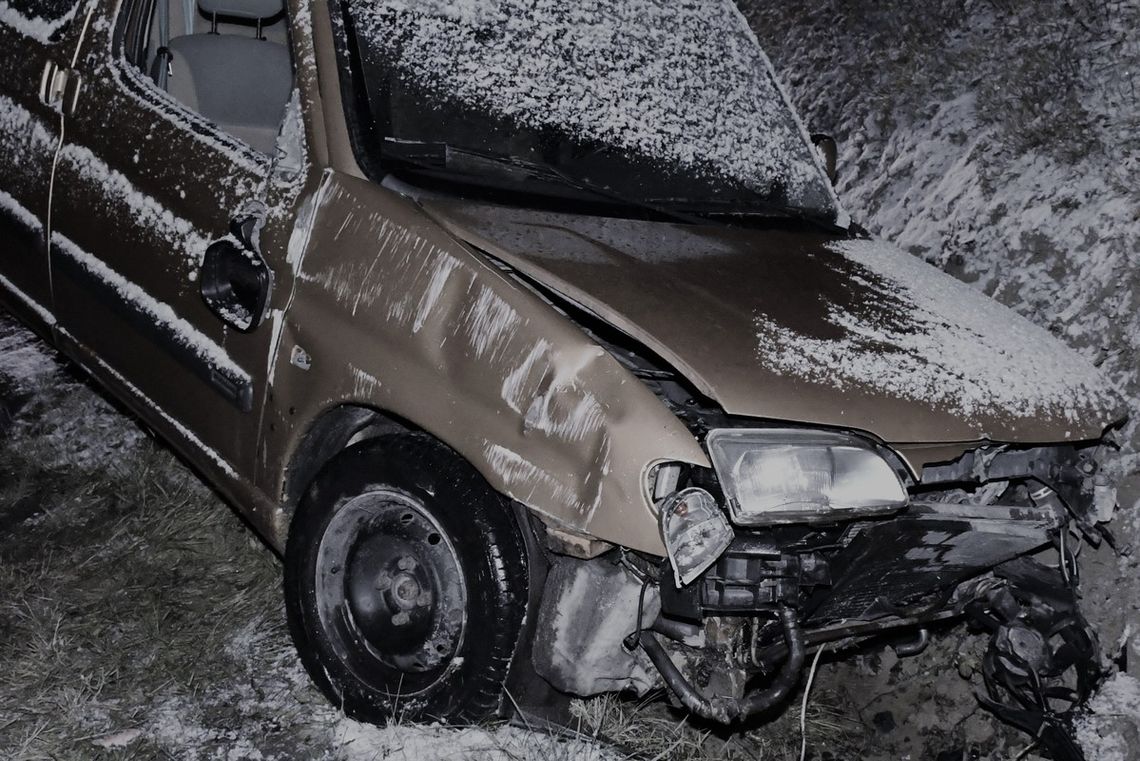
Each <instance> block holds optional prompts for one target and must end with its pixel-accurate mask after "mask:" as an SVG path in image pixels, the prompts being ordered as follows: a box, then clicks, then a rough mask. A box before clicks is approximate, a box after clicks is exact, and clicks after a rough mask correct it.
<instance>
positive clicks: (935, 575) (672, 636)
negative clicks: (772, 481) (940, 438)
mask: <svg viewBox="0 0 1140 761" xmlns="http://www.w3.org/2000/svg"><path fill="white" fill-rule="evenodd" d="M1089 461H1090V457H1089V453H1087V452H1080V451H1078V450H1076V449H1075V448H1073V447H1059V448H1054V449H1050V448H1039V449H1031V450H1017V451H1012V450H1002V449H998V450H996V451H991V452H984V453H979V452H972V453H969V455H968V457H966V458H963V461H961V462H959V463H952V464H950V465H947V466H939V467H936V468H934V469H929V468H928V469H927V471H925V472H924V476H925V478H924V479H923V481H922V482H920V483H917V484H911V487H910V489H909V491H910V501H909V503H908V504H907V506H906V507H905V508H903V509H901V510H898V511H897V512H895V513H894V514H893V515H889V516H884V515H868V516H864V517H861V518H858V519H855V520H851V521H848V522H846V523H841V524H827V523H819V524H801V525H773V526H768V527H749V526H740V525H739V524H738V525H737V526H736V527H735V529H732V530H730V535H729V537H728V539H727V541H726V540H725V538H724V537H723V536H722V535H721V534H720V532H719V529H718V531H717V532H713V533H715V536H714V539H715V544H718V545H721V547H718V548H717V550H716V552H717V556H716V558H715V559H714V560H713V561H712V562H710V563H708V564H707V565H706V564H702V568H701V569H700V571H699V572H698V573H695V574H692V573H689V574H684V575H685V576H686V577H687V578H682V574H681V573H678V572H677V569H675V568H674V567H673V566H674V564H673V563H672V562H671V561H670V560H668V559H666V560H655V559H651V558H646V557H645V556H640V555H637V554H636V553H624V552H623V553H620V554H619V553H614V554H613V555H612V556H611V557H610V560H609V561H608V565H606V562H607V561H606V560H605V559H604V558H598V559H597V560H594V561H580V560H570V559H566V558H562V559H558V560H556V564H557V565H559V569H558V571H557V572H556V573H552V575H551V579H550V582H549V583H548V586H547V589H546V595H545V600H544V606H543V615H544V617H545V620H540V625H539V627H538V631H539V635H538V641H537V642H536V653H537V654H538V656H539V657H537V658H536V663H537V664H539V665H540V666H541V668H540V669H539V670H540V673H542V674H543V676H545V677H546V678H547V680H548V681H550V682H551V683H552V684H554V685H555V686H557V687H559V688H560V689H564V690H566V691H568V692H573V693H576V694H580V695H586V694H593V693H595V692H600V691H603V689H605V690H613V689H633V690H634V691H635V692H639V693H641V692H645V691H647V690H648V689H650V688H651V687H654V686H660V685H662V684H663V685H665V686H667V687H668V688H669V689H670V691H671V692H672V693H673V695H674V697H675V699H676V701H677V702H678V703H680V704H681V705H683V706H684V707H685V708H687V709H688V710H689V711H691V712H693V713H695V714H698V715H700V716H703V717H705V718H708V719H711V720H714V721H718V722H724V723H731V722H735V721H742V720H745V719H747V718H748V717H750V716H754V715H756V714H759V713H762V712H764V711H766V710H768V709H770V708H772V707H774V706H776V705H777V704H779V703H780V702H782V701H783V700H784V699H785V698H786V697H787V696H788V695H789V694H790V693H791V692H792V691H794V690H795V688H796V686H797V685H798V684H799V680H800V675H801V671H802V668H803V664H804V661H805V658H806V657H807V656H808V655H810V654H811V653H812V652H813V651H815V650H817V649H819V648H820V647H822V646H824V645H825V644H826V645H828V647H830V648H831V650H832V651H833V652H834V651H838V650H841V649H843V648H845V647H847V646H849V645H853V644H856V643H858V642H861V641H863V640H866V639H868V638H871V637H875V636H878V635H882V634H883V633H884V632H890V631H898V632H901V631H910V632H912V633H913V634H914V635H915V636H916V639H915V640H914V642H913V643H912V644H903V645H899V646H898V647H897V648H896V649H897V650H898V651H899V653H900V654H903V655H907V654H917V653H918V652H920V651H921V650H922V648H923V647H924V646H925V643H926V627H928V626H929V625H931V624H933V623H935V622H937V621H941V620H946V619H950V618H955V617H968V618H970V619H971V620H972V621H973V622H974V624H976V625H977V626H978V627H980V628H982V629H984V630H986V631H988V632H989V633H990V635H991V646H990V654H989V655H988V656H987V670H986V679H987V687H988V688H989V691H990V699H989V701H990V702H989V705H990V706H991V707H993V708H995V711H997V712H998V713H999V715H1000V714H1002V713H1003V712H1004V714H1005V715H1006V716H1010V717H1015V716H1021V715H1022V714H1020V713H1016V712H1017V711H1022V712H1023V711H1024V710H1025V706H1026V705H1029V704H1030V703H1031V702H1032V701H1033V700H1035V699H1036V698H1037V696H1036V695H1035V694H1034V690H1041V689H1047V683H1048V682H1049V680H1052V679H1060V678H1061V675H1062V674H1063V673H1064V672H1067V671H1069V672H1071V670H1072V669H1077V671H1078V672H1079V678H1078V680H1077V681H1078V683H1079V686H1078V689H1076V690H1073V691H1072V692H1073V694H1072V695H1070V697H1071V698H1072V702H1073V703H1077V702H1079V701H1080V699H1081V698H1082V696H1083V695H1084V694H1086V693H1087V690H1088V689H1091V687H1092V684H1093V682H1094V681H1095V676H1094V674H1095V670H1096V663H1097V649H1096V639H1095V637H1094V636H1093V635H1092V633H1091V631H1089V630H1088V627H1087V625H1086V624H1085V622H1084V620H1083V618H1081V616H1080V613H1079V611H1078V609H1077V604H1076V594H1075V584H1076V566H1075V562H1074V559H1073V557H1072V555H1071V553H1070V552H1068V550H1067V549H1066V547H1065V539H1064V537H1065V536H1067V535H1069V534H1070V533H1072V532H1076V533H1079V534H1081V535H1085V534H1088V535H1089V536H1090V538H1095V537H1097V536H1102V535H1106V534H1105V533H1104V532H1103V530H1102V529H1100V528H1097V527H1098V526H1099V524H1098V523H1097V520H1098V518H1099V517H1100V513H1101V512H1103V508H1101V509H1100V510H1099V511H1098V508H1097V506H1096V504H1097V499H1098V498H1099V499H1103V498H1104V494H1103V490H1101V491H1099V492H1098V488H1100V487H1101V481H1100V480H1098V478H1097V476H1096V474H1095V467H1092V468H1090V467H1088V465H1087V463H1088V462H1089ZM1046 479H1047V480H1048V482H1050V483H1051V484H1055V485H1056V488H1054V486H1052V485H1046ZM702 485H703V486H706V487H708V488H710V490H712V491H713V492H714V493H715V491H716V490H715V484H711V483H709V482H705V483H703V484H702ZM677 512H678V511H677V510H672V511H670V514H675V513H677ZM680 512H682V513H684V512H686V511H680ZM688 512H689V513H690V514H694V515H697V514H699V515H703V514H704V513H703V512H702V511H688ZM663 515H665V513H664V512H663ZM662 528H663V532H664V533H665V535H666V540H667V541H666V545H667V546H673V545H674V543H672V542H670V541H669V528H670V527H669V526H668V525H666V521H664V520H663V524H662ZM699 533H700V532H699V531H696V530H695V529H694V531H693V532H692V535H696V534H699ZM711 535H712V534H710V536H711ZM683 545H684V542H680V543H678V544H677V546H683ZM1050 545H1052V546H1055V547H1057V548H1058V549H1060V557H1061V560H1060V562H1059V563H1057V565H1056V567H1050V566H1046V565H1042V564H1040V563H1037V562H1036V561H1033V560H1030V559H1028V556H1030V555H1031V554H1032V553H1034V552H1035V551H1037V550H1041V549H1044V548H1048V547H1049V546H1050ZM689 562H690V567H691V559H689ZM601 567H606V568H608V570H607V571H606V572H605V573H604V574H600V573H599V570H598V569H599V568H601ZM603 577H604V583H603ZM599 584H600V585H601V586H599ZM602 587H606V588H604V589H603V588H602ZM587 589H589V590H590V591H589V592H586V591H585V590H587ZM599 599H601V600H610V601H614V603H615V604H614V605H612V606H611V605H603V606H597V605H596V601H597V600H599ZM618 601H621V603H620V604H618ZM605 632H611V633H613V634H617V633H619V632H620V634H621V636H620V638H617V637H614V636H609V637H607V636H606V635H605V634H604V633H605ZM1058 634H1060V635H1061V637H1060V639H1061V640H1063V642H1062V645H1063V646H1062V645H1058V646H1057V647H1054V643H1055V642H1057V641H1059V640H1057V638H1056V635H1058ZM601 640H608V642H605V643H601V642H600V641H601ZM587 642H589V643H593V644H592V645H590V646H589V648H590V652H589V653H587V652H585V648H586V646H584V645H583V646H579V645H576V644H574V643H587ZM1069 681H1070V682H1071V681H1072V680H1071V679H1070V680H1069ZM1026 721H1029V720H1023V721H1022V723H1023V724H1024V723H1026Z"/></svg>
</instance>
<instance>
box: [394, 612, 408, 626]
mask: <svg viewBox="0 0 1140 761" xmlns="http://www.w3.org/2000/svg"><path fill="white" fill-rule="evenodd" d="M411 620H412V619H411V616H409V615H408V614H407V613H406V612H405V611H402V610H401V611H400V612H399V613H397V614H396V615H394V616H392V624H393V625H394V626H404V625H406V624H407V623H408V622H409V621H411Z"/></svg>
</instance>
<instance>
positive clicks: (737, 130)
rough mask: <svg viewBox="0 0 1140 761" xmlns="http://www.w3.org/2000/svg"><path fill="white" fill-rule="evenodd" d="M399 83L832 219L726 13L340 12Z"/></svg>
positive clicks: (496, 5)
mask: <svg viewBox="0 0 1140 761" xmlns="http://www.w3.org/2000/svg"><path fill="white" fill-rule="evenodd" d="M350 11H351V13H352V15H353V17H354V19H355V20H356V23H357V26H358V31H359V32H361V36H362V37H363V38H364V39H365V40H367V44H371V45H372V46H374V48H375V49H376V50H377V51H378V52H380V53H381V54H382V55H383V57H384V58H385V59H386V60H389V61H391V62H392V65H394V66H395V67H396V68H397V69H398V70H399V71H401V72H402V74H403V75H404V76H405V77H406V78H408V79H409V80H412V81H415V82H417V83H418V84H420V85H421V86H424V87H427V88H429V89H430V90H431V91H434V92H436V93H439V94H440V95H441V96H442V97H448V98H455V99H458V100H459V101H460V102H463V103H466V104H469V105H473V106H476V107H478V108H483V109H487V110H489V111H491V112H492V113H494V114H495V115H497V116H501V117H506V118H510V119H513V120H515V121H516V122H517V123H519V124H521V125H522V126H524V127H527V128H538V129H541V128H543V127H549V126H557V127H559V128H560V129H564V130H568V131H570V132H571V133H572V134H577V135H580V136H581V137H583V138H584V139H587V140H596V141H601V142H605V143H607V144H611V145H616V146H617V147H619V148H622V149H624V150H628V151H630V152H632V153H635V154H639V155H643V156H645V157H648V158H650V159H659V160H663V161H667V162H670V163H675V164H679V165H681V166H684V167H685V168H686V169H688V170H690V171H694V172H705V173H711V174H715V175H718V176H727V177H728V178H730V179H732V180H736V181H740V182H742V183H744V184H745V185H746V186H749V187H751V188H754V189H766V188H768V187H769V186H771V185H772V184H773V183H779V184H781V185H783V186H784V188H785V190H786V193H787V197H788V201H789V203H790V204H791V205H794V206H799V207H804V208H813V209H818V210H820V211H823V212H825V213H830V214H832V215H836V216H838V215H840V212H839V204H838V201H837V200H836V198H835V195H834V193H833V191H832V189H831V186H830V184H829V183H828V182H827V180H826V178H825V177H824V174H823V172H822V170H821V168H820V165H819V162H818V158H817V157H816V154H815V150H814V148H812V146H811V145H810V142H809V141H808V136H807V133H806V131H805V130H804V127H803V125H802V124H801V123H800V122H799V119H798V118H797V117H796V115H795V113H794V111H793V110H792V107H791V105H790V104H789V102H788V100H787V97H786V95H785V93H784V92H783V90H782V89H781V87H780V85H779V84H778V82H777V80H776V77H775V73H774V71H773V69H772V65H771V63H770V62H769V61H768V58H767V57H766V56H765V55H764V52H763V50H761V48H760V46H759V44H758V43H757V41H756V37H755V35H754V34H753V33H752V31H751V30H750V29H749V28H748V25H747V23H746V22H745V21H744V19H743V17H742V16H741V15H740V13H739V11H738V10H737V9H736V6H735V5H734V4H733V3H732V2H731V1H730V0H719V1H713V2H709V1H707V0H706V1H704V2H700V1H693V0H686V1H684V2H679V1H678V0H582V2H574V3H566V2H563V1H562V0H465V1H464V0H455V1H450V2H449V1H448V0H350Z"/></svg>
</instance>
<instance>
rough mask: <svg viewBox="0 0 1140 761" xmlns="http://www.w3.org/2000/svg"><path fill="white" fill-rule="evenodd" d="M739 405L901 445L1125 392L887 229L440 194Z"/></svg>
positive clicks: (974, 432) (1014, 435)
mask: <svg viewBox="0 0 1140 761" xmlns="http://www.w3.org/2000/svg"><path fill="white" fill-rule="evenodd" d="M423 203H424V207H425V209H426V210H427V211H428V212H429V213H430V214H432V215H433V216H434V217H435V218H436V219H438V220H439V221H440V222H441V223H442V224H444V225H445V226H446V227H447V228H448V229H449V230H450V231H451V232H452V234H454V235H456V236H457V237H459V238H461V239H463V240H465V241H467V242H468V243H470V244H471V245H473V246H475V247H477V248H480V249H483V250H485V251H487V252H488V253H490V254H491V255H493V256H495V257H498V258H500V259H502V260H504V261H506V262H508V263H509V264H511V265H512V266H513V267H516V268H517V269H518V270H519V271H521V272H523V273H525V274H526V275H527V276H529V277H531V278H533V279H535V280H537V281H539V282H541V283H542V284H543V285H545V286H546V287H548V288H551V289H552V290H554V291H556V292H558V293H560V294H562V295H563V296H565V297H566V298H568V299H570V300H572V301H574V302H577V303H579V304H581V305H582V306H584V307H586V308H587V309H589V310H590V311H592V312H594V313H595V314H597V315H598V316H599V317H601V318H602V319H604V320H606V321H608V322H610V323H611V324H612V325H613V326H615V327H616V328H618V329H620V330H622V331H624V332H626V333H628V334H629V335H630V336H632V337H633V338H634V339H636V340H638V341H640V342H642V343H643V344H644V345H646V346H647V347H649V348H650V349H652V350H653V351H655V352H656V353H657V354H659V355H660V356H661V357H662V358H664V359H665V360H666V361H668V362H669V363H671V364H672V365H673V366H674V367H675V368H676V369H677V370H678V371H679V372H680V373H682V374H683V375H685V376H686V377H687V378H688V380H689V381H690V382H692V383H693V384H694V385H695V386H696V387H697V388H699V389H700V390H701V391H702V392H703V393H704V394H706V395H707V396H709V397H710V398H712V399H714V400H715V401H716V402H718V403H719V404H720V405H721V406H722V407H723V409H724V410H725V412H727V413H729V414H732V415H740V416H748V417H758V418H769V419H773V420H787V421H796V422H802V423H814V424H822V425H828V426H841V427H845V428H852V429H860V430H864V431H869V432H871V433H873V434H875V435H877V436H879V437H881V438H882V439H884V440H886V441H889V442H892V443H928V442H929V443H934V442H966V441H975V440H980V439H990V440H993V441H1011V442H1036V443H1041V442H1055V441H1063V440H1080V439H1092V438H1097V437H1099V436H1100V435H1101V434H1102V432H1103V430H1104V428H1105V427H1106V426H1107V425H1109V424H1110V423H1112V422H1114V421H1115V420H1116V419H1117V418H1118V417H1119V410H1120V409H1121V404H1120V400H1119V398H1118V397H1117V396H1116V394H1115V393H1114V392H1113V391H1111V390H1110V389H1109V388H1108V387H1107V386H1106V384H1105V382H1104V379H1103V378H1102V377H1101V376H1100V374H1099V373H1098V372H1097V371H1096V370H1095V369H1094V368H1093V367H1092V366H1091V365H1090V364H1089V363H1088V362H1086V361H1085V360H1084V359H1083V358H1082V357H1080V356H1079V355H1077V354H1076V353H1075V352H1073V351H1071V350H1070V349H1068V348H1067V347H1066V346H1064V345H1063V344H1061V343H1060V342H1059V341H1057V340H1056V339H1055V338H1053V337H1052V336H1050V335H1049V334H1048V333H1047V332H1046V331H1044V330H1042V329H1040V328H1038V327H1036V326H1035V325H1033V324H1031V323H1030V322H1028V321H1027V320H1025V319H1023V318H1021V317H1020V316H1018V315H1017V314H1015V313H1014V312H1013V311H1011V310H1009V309H1007V308H1005V307H1003V306H1001V305H1000V304H998V303H997V302H995V301H993V300H991V299H989V298H986V297H985V296H984V295H982V294H981V293H979V292H977V291H976V290H974V289H973V288H970V287H969V286H967V285H964V284H962V283H960V282H959V281H957V280H955V279H954V278H952V277H950V276H948V275H946V274H944V273H943V272H941V271H940V270H938V269H936V268H935V267H932V266H930V265H927V264H926V263H924V262H922V261H921V260H919V259H917V258H915V257H913V256H911V255H909V254H907V253H905V252H903V251H900V250H898V249H897V248H894V247H892V246H887V245H885V244H883V243H879V242H875V241H867V240H850V239H843V238H838V237H835V236H832V235H827V234H824V233H815V232H804V231H802V230H798V231H794V232H788V231H757V230H746V229H733V228H726V227H723V226H707V227H706V226H694V225H685V224H671V223H662V222H648V221H640V220H628V219H615V218H608V217H590V216H583V215H577V214H556V213H548V212H540V211H533V210H525V209H515V208H510V207H503V206H494V205H487V204H475V203H468V202H458V201H443V200H430V201H424V202H423Z"/></svg>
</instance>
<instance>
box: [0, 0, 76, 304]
mask: <svg viewBox="0 0 1140 761" xmlns="http://www.w3.org/2000/svg"><path fill="white" fill-rule="evenodd" d="M92 1H93V0H92ZM89 6H90V2H87V3H85V2H82V0H0V295H2V296H6V297H7V298H6V301H7V303H9V304H10V305H11V306H12V307H14V308H16V309H19V310H21V311H22V312H23V313H24V315H25V316H26V317H28V316H31V317H38V318H40V319H41V320H42V321H43V322H49V323H50V321H51V317H50V311H51V293H50V278H49V275H48V257H47V250H46V248H45V246H44V237H45V233H44V228H45V226H46V225H47V223H48V219H47V211H48V187H49V183H50V178H51V166H52V159H53V156H54V154H55V150H56V147H57V145H58V142H59V126H60V118H61V115H60V111H61V109H62V107H63V102H64V100H65V96H67V97H70V96H71V95H72V94H73V93H74V87H75V85H76V83H77V82H76V80H75V78H73V77H69V76H68V68H69V65H70V62H71V59H72V57H73V56H74V53H75V50H76V47H77V45H78V39H79V37H80V35H81V33H82V30H83V27H84V23H83V22H84V20H85V18H84V14H85V13H86V11H87V9H88V7H89Z"/></svg>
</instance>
